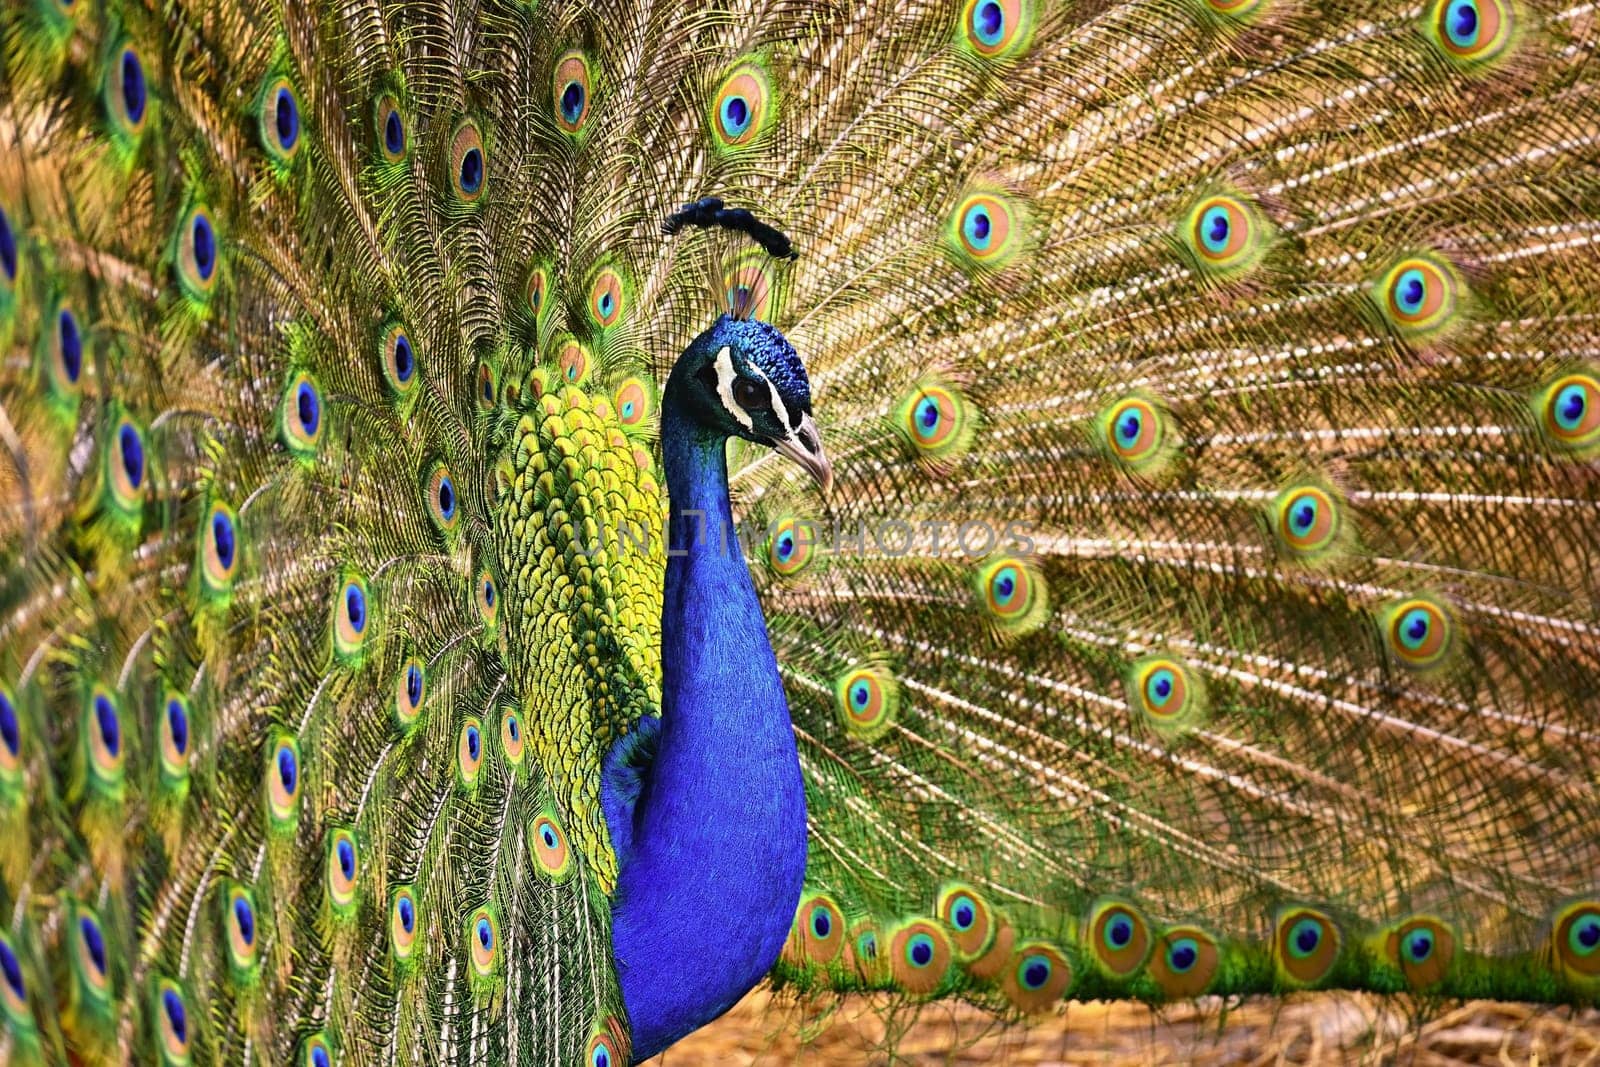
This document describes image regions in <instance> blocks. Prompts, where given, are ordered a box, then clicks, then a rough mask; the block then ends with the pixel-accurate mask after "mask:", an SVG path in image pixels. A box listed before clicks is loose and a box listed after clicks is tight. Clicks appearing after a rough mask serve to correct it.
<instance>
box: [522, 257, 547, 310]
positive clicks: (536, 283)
mask: <svg viewBox="0 0 1600 1067" xmlns="http://www.w3.org/2000/svg"><path fill="white" fill-rule="evenodd" d="M522 299H523V300H524V301H525V302H526V303H527V305H528V312H529V313H530V314H531V315H533V317H534V318H535V319H538V318H539V316H541V315H542V314H544V309H545V306H546V305H547V304H548V303H549V302H550V269H549V268H548V267H546V266H544V265H543V264H538V265H535V266H533V267H531V268H529V270H528V280H527V282H526V283H525V284H524V285H523V288H522Z"/></svg>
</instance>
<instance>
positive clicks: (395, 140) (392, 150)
mask: <svg viewBox="0 0 1600 1067" xmlns="http://www.w3.org/2000/svg"><path fill="white" fill-rule="evenodd" d="M383 147H384V148H386V149H388V151H389V154H390V155H391V156H398V155H399V154H400V153H401V152H404V151H405V150H406V127H405V123H403V122H401V121H400V112H398V111H391V112H389V117H388V118H386V119H384V120H383Z"/></svg>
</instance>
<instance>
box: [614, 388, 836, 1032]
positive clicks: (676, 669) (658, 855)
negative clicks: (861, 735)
mask: <svg viewBox="0 0 1600 1067" xmlns="http://www.w3.org/2000/svg"><path fill="white" fill-rule="evenodd" d="M676 399H677V397H676V396H674V390H673V383H671V382H669V384H668V390H667V393H666V395H665V396H664V398H663V405H662V426H661V441H662V451H663V454H664V456H663V458H664V461H665V468H666V477H667V491H668V495H669V497H670V500H671V511H670V520H669V524H668V527H669V532H668V558H667V570H666V584H665V588H664V595H663V603H662V612H661V673H662V702H661V723H660V727H659V733H658V736H657V737H656V748H655V754H654V758H653V760H652V761H651V762H650V763H649V765H648V767H645V768H643V769H642V770H641V771H640V778H641V781H640V782H639V786H638V788H639V792H638V799H637V801H636V803H635V805H634V807H633V810H632V814H631V818H630V819H627V820H626V821H627V824H628V825H626V826H625V827H624V828H623V833H622V836H623V837H624V838H626V840H625V843H624V845H623V847H622V848H621V849H620V852H621V854H620V856H619V859H620V861H621V868H620V873H619V879H618V887H617V896H616V899H615V904H614V906H613V931H612V938H613V947H614V949H615V950H616V956H617V960H618V972H619V978H620V980H621V984H622V992H623V999H624V1002H625V1003H626V1005H627V1008H628V1014H629V1018H630V1021H631V1024H632V1026H633V1038H634V1054H635V1056H636V1057H639V1058H643V1056H646V1055H650V1054H653V1052H654V1051H657V1050H659V1049H660V1048H664V1047H665V1046H666V1045H667V1044H670V1043H671V1042H672V1041H675V1040H677V1038H678V1037H681V1036H683V1035H684V1034H686V1033H688V1032H689V1031H691V1030H692V1029H695V1028H697V1027H699V1026H701V1025H703V1024H704V1023H706V1022H708V1021H710V1020H711V1019H713V1018H715V1017H716V1016H718V1015H720V1014H722V1012H724V1011H726V1010H727V1009H728V1008H729V1007H731V1006H732V1005H733V1004H734V1003H735V1002H736V1001H737V1000H738V999H739V998H740V997H741V996H743V994H744V993H745V992H746V991H748V990H749V989H750V988H752V987H753V986H754V985H755V984H756V983H757V982H759V981H760V980H761V978H762V977H763V976H764V975H765V974H766V972H767V971H768V970H769V969H770V968H771V966H772V964H773V963H774V962H775V961H776V959H777V956H778V953H779V951H780V950H781V949H782V946H783V942H784V939H785V938H786V937H787V935H788V931H789V926H790V922H791V920H792V919H793V916H794V909H795V907H796V906H797V904H798V903H799V897H800V889H801V883H802V881H803V879H804V876H805V860H806V810H805V789H804V784H803V782H802V781H801V777H800V765H799V758H798V755H797V753H796V749H795V741H794V731H793V728H792V727H791V725H790V722H789V712H788V703H787V701H786V700H785V698H784V692H783V684H782V681H781V680H780V678H779V676H778V664H777V660H776V659H775V658H774V656H773V653H772V646H771V644H770V642H769V640H768V637H767V630H766V622H765V620H764V619H763V617H762V614H761V605H760V602H759V601H758V600H757V599H756V593H755V588H754V586H753V584H752V583H751V580H750V572H749V568H748V566H747V564H746V563H745V560H744V556H743V553H742V552H741V550H740V544H739V541H738V539H737V537H736V536H735V531H734V527H733V514H732V509H731V507H730V505H729V501H728V466H727V457H726V452H725V448H726V438H725V437H723V436H722V435H720V434H716V433H714V432H711V431H708V430H706V429H705V428H703V427H701V426H700V425H699V424H698V423H696V422H695V421H694V420H693V419H692V418H690V417H689V416H687V415H686V414H685V413H683V412H682V411H681V409H680V407H679V406H678V404H676V403H674V401H675V400H676Z"/></svg>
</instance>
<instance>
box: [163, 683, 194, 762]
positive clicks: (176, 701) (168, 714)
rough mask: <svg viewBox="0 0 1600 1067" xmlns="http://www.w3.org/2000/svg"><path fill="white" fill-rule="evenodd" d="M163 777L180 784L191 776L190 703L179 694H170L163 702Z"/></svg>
mask: <svg viewBox="0 0 1600 1067" xmlns="http://www.w3.org/2000/svg"><path fill="white" fill-rule="evenodd" d="M159 722H160V724H161V776H162V777H163V778H164V779H166V780H167V781H168V782H179V781H182V780H184V779H185V778H187V777H188V775H189V758H190V755H191V751H192V748H193V746H192V744H191V740H192V739H191V737H190V726H191V722H190V715H189V702H188V701H187V700H185V699H184V698H183V697H182V696H181V695H180V694H178V693H168V694H167V696H166V699H165V700H163V701H162V702H161V713H160V715H159Z"/></svg>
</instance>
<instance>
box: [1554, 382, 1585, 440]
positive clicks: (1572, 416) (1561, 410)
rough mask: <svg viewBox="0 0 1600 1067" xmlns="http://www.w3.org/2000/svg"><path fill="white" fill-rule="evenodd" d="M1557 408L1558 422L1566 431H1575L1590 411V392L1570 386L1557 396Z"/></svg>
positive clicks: (1578, 386) (1579, 387) (1576, 386)
mask: <svg viewBox="0 0 1600 1067" xmlns="http://www.w3.org/2000/svg"><path fill="white" fill-rule="evenodd" d="M1555 406H1556V422H1557V423H1559V424H1560V426H1561V428H1562V429H1564V430H1575V429H1577V428H1578V426H1579V425H1580V424H1581V423H1582V422H1583V414H1584V412H1585V411H1587V410H1588V409H1589V396H1588V392H1587V390H1585V389H1584V387H1583V386H1581V385H1569V386H1567V387H1566V388H1565V389H1562V390H1561V392H1559V393H1557V394H1556V405H1555Z"/></svg>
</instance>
